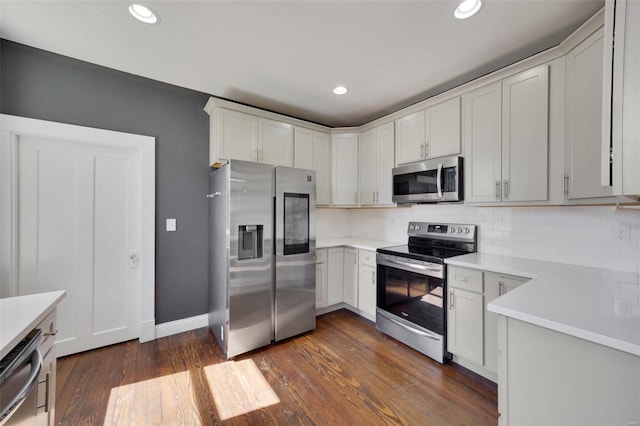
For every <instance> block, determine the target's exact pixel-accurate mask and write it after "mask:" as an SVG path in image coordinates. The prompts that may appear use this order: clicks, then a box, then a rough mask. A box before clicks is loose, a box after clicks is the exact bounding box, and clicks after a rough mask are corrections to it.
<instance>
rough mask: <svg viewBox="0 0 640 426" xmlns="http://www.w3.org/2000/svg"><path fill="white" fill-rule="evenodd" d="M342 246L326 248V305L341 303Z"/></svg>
mask: <svg viewBox="0 0 640 426" xmlns="http://www.w3.org/2000/svg"><path fill="white" fill-rule="evenodd" d="M343 258H344V248H342V247H333V248H330V249H328V250H327V305H328V306H331V305H335V304H337V303H342V300H343V298H342V297H343V296H342V287H343V284H342V283H343V280H344V262H343Z"/></svg>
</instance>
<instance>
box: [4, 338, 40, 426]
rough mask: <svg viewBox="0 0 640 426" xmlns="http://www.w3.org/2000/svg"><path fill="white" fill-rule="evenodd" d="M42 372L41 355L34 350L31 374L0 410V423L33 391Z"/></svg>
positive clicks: (38, 351)
mask: <svg viewBox="0 0 640 426" xmlns="http://www.w3.org/2000/svg"><path fill="white" fill-rule="evenodd" d="M41 371H42V354H41V353H40V349H38V348H36V349H35V350H34V351H33V352H32V355H31V372H30V373H29V376H28V377H27V380H26V382H25V384H24V386H23V387H22V389H20V392H18V394H17V395H16V396H15V397H14V398H13V399H12V400H11V401H9V403H8V404H7V405H6V406H4V407H1V408H0V421H2V420H3V419H4V418H5V417H7V416H8V415H9V414H10V413H11V412H12V411H13V410H14V409H17V408H18V407H19V406H20V405H21V404H22V403H23V402H24V400H25V399H26V398H27V395H29V392H31V390H32V389H33V387H34V386H35V385H36V384H38V377H40V372H41Z"/></svg>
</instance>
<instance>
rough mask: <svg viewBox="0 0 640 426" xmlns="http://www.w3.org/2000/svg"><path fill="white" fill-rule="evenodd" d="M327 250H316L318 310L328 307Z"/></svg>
mask: <svg viewBox="0 0 640 426" xmlns="http://www.w3.org/2000/svg"><path fill="white" fill-rule="evenodd" d="M327 283H328V269H327V249H318V250H316V309H319V308H326V307H327Z"/></svg>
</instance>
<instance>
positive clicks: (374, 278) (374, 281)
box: [371, 271, 376, 285]
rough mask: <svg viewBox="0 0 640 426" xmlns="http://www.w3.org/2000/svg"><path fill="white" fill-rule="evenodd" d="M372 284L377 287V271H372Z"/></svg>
mask: <svg viewBox="0 0 640 426" xmlns="http://www.w3.org/2000/svg"><path fill="white" fill-rule="evenodd" d="M371 284H373V285H376V271H371Z"/></svg>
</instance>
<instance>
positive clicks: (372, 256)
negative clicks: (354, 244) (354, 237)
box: [358, 250, 376, 267]
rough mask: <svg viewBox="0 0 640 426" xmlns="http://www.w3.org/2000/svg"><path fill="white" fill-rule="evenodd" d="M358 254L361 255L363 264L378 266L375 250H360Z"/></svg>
mask: <svg viewBox="0 0 640 426" xmlns="http://www.w3.org/2000/svg"><path fill="white" fill-rule="evenodd" d="M358 256H359V257H360V264H361V265H366V266H372V267H375V266H376V253H375V252H373V251H368V250H360V253H358Z"/></svg>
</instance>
